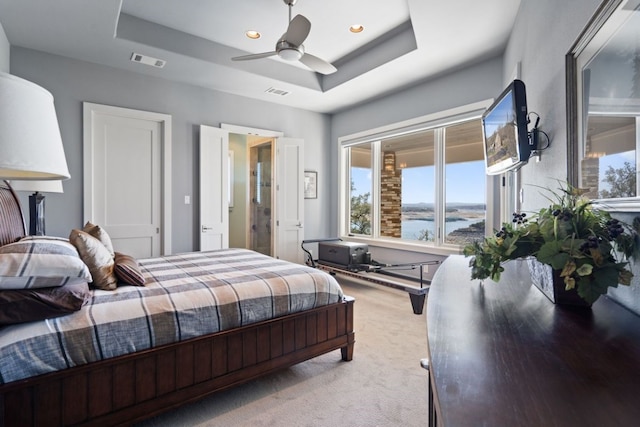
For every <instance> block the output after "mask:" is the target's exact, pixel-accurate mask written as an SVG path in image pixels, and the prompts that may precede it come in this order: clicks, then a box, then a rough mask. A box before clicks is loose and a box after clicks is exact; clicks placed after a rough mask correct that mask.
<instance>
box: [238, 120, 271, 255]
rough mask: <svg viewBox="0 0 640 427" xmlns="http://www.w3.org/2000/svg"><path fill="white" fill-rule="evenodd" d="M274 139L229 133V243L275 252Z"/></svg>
mask: <svg viewBox="0 0 640 427" xmlns="http://www.w3.org/2000/svg"><path fill="white" fill-rule="evenodd" d="M274 142H275V140H274V138H270V137H260V136H255V135H243V134H235V133H230V134H229V151H230V153H232V154H230V157H229V159H230V161H231V162H232V165H231V168H230V170H232V172H231V173H232V176H230V194H231V195H232V197H231V198H230V203H229V246H231V247H241V248H248V249H252V250H254V251H256V252H260V253H263V254H265V255H270V256H273V254H274V244H275V239H274V233H273V230H274V224H273V221H274V219H273V213H274V206H273V203H274V200H275V195H274V186H273V182H274V174H273V171H274Z"/></svg>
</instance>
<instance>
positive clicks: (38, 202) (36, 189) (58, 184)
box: [11, 181, 62, 236]
mask: <svg viewBox="0 0 640 427" xmlns="http://www.w3.org/2000/svg"><path fill="white" fill-rule="evenodd" d="M11 186H12V187H13V189H14V190H15V191H32V192H33V194H32V195H30V196H29V234H30V235H32V236H44V235H45V234H46V233H45V226H44V194H42V193H62V181H11Z"/></svg>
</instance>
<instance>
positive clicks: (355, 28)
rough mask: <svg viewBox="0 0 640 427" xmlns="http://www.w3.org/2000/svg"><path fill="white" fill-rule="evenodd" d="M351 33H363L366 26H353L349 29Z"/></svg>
mask: <svg viewBox="0 0 640 427" xmlns="http://www.w3.org/2000/svg"><path fill="white" fill-rule="evenodd" d="M349 31H351V32H352V33H361V32H363V31H364V25H352V26H350V27H349Z"/></svg>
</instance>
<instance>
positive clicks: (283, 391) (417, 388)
mask: <svg viewBox="0 0 640 427" xmlns="http://www.w3.org/2000/svg"><path fill="white" fill-rule="evenodd" d="M338 280H339V281H340V284H341V285H342V287H343V289H344V292H345V294H347V295H350V296H352V297H354V298H355V299H356V302H355V319H354V323H355V327H354V329H355V338H356V343H355V350H354V353H353V354H354V355H353V360H352V361H351V362H343V361H342V360H341V359H340V351H339V350H336V351H333V352H331V353H327V354H325V355H322V356H320V357H316V358H315V359H311V360H308V361H306V362H303V363H300V364H298V365H296V366H293V367H291V368H289V369H286V370H283V371H280V372H277V373H274V374H271V375H268V376H265V377H263V378H261V379H258V380H255V381H252V382H249V383H247V384H244V385H241V386H238V387H235V388H233V389H231V390H226V391H223V392H220V393H216V394H214V395H212V396H209V397H207V398H204V399H202V400H200V401H198V402H195V403H192V404H188V405H185V406H182V407H180V408H178V409H176V410H172V411H170V412H167V413H165V414H162V415H159V416H157V417H155V418H151V419H149V420H146V421H144V422H142V423H139V424H137V426H138V427H152V426H153V427H155V426H171V427H176V426H252V427H257V426H278V427H279V426H283V427H285V426H286V427H298V426H300V427H302V426H309V427H317V426H328V427H329V426H330V427H342V426H349V427H360V426H362V427H386V426H389V427H391V426H394V427H395V426H406V427H411V426H425V425H427V420H428V419H427V397H428V395H427V381H428V375H427V372H426V371H425V370H423V369H422V368H421V367H420V359H421V358H424V357H426V356H427V332H426V320H425V319H426V318H425V313H424V312H426V307H425V310H424V312H423V314H422V315H416V314H413V311H412V310H411V303H410V301H409V296H408V294H407V293H405V292H402V291H398V290H395V289H390V288H386V287H383V286H380V285H376V284H371V283H364V282H361V281H358V280H355V279H348V278H343V277H340V276H338Z"/></svg>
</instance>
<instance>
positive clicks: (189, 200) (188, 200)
mask: <svg viewBox="0 0 640 427" xmlns="http://www.w3.org/2000/svg"><path fill="white" fill-rule="evenodd" d="M184 204H185V205H190V204H191V196H184Z"/></svg>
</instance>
